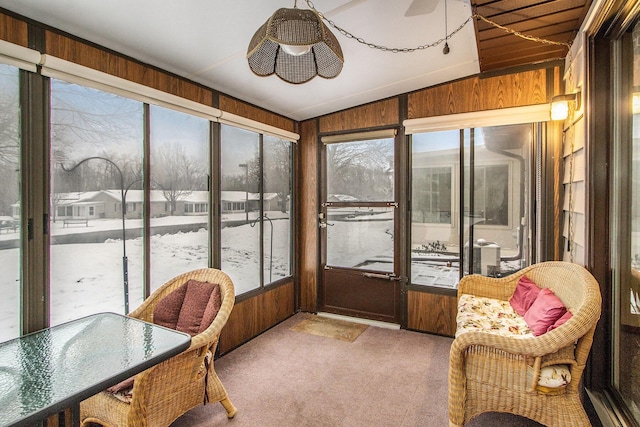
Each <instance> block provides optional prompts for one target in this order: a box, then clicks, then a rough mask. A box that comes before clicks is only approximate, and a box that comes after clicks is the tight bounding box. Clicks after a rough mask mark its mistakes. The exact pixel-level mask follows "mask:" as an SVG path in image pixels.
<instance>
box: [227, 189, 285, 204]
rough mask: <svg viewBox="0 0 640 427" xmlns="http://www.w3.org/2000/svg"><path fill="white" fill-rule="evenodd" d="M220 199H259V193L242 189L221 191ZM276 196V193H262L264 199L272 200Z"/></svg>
mask: <svg viewBox="0 0 640 427" xmlns="http://www.w3.org/2000/svg"><path fill="white" fill-rule="evenodd" d="M220 193H221V194H220V199H221V200H222V201H223V202H244V201H245V200H246V199H249V200H260V193H248V194H247V193H246V192H244V191H221V192H220ZM276 197H278V193H264V200H272V199H274V198H276Z"/></svg>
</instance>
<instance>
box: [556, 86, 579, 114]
mask: <svg viewBox="0 0 640 427" xmlns="http://www.w3.org/2000/svg"><path fill="white" fill-rule="evenodd" d="M581 98H582V93H581V92H576V93H570V94H568V95H557V96H554V97H553V98H551V120H566V119H567V117H569V107H570V105H569V103H570V102H573V103H575V105H574V111H575V110H578V109H580V99H581Z"/></svg>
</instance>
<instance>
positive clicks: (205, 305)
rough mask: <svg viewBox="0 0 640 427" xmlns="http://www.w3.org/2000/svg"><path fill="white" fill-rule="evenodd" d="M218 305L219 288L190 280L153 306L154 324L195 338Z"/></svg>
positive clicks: (220, 299)
mask: <svg viewBox="0 0 640 427" xmlns="http://www.w3.org/2000/svg"><path fill="white" fill-rule="evenodd" d="M221 305H222V297H221V293H220V285H218V284H217V283H216V284H211V283H208V282H199V281H197V280H193V279H191V280H189V281H187V282H186V283H185V284H183V285H181V286H180V287H178V288H177V289H175V290H174V291H173V292H171V293H170V294H169V295H167V296H165V297H164V298H162V300H160V301H159V302H158V303H157V304H156V306H155V307H154V310H153V323H155V324H157V325H161V326H164V327H167V328H171V329H175V330H177V331H180V332H186V333H188V334H189V335H191V336H195V335H197V334H199V333H200V332H202V331H204V330H205V329H207V328H208V327H209V325H210V324H211V322H213V319H214V318H215V317H216V315H217V314H218V311H219V310H220V306H221Z"/></svg>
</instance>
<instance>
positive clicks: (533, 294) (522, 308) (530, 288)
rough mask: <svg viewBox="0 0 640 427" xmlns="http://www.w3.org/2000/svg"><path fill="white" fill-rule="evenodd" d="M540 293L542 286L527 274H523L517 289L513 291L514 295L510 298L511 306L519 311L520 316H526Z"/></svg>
mask: <svg viewBox="0 0 640 427" xmlns="http://www.w3.org/2000/svg"><path fill="white" fill-rule="evenodd" d="M539 293H540V288H539V287H538V286H536V284H535V283H533V282H532V281H531V280H530V279H529V278H528V277H527V276H522V277H521V278H520V280H518V285H517V286H516V290H515V291H514V292H513V295H512V296H511V298H510V299H509V303H510V304H511V307H513V309H514V310H515V311H516V313H518V314H519V315H520V316H524V314H525V313H526V312H527V310H529V308H530V307H531V305H532V304H533V302H534V301H535V300H536V298H537V297H538V294H539Z"/></svg>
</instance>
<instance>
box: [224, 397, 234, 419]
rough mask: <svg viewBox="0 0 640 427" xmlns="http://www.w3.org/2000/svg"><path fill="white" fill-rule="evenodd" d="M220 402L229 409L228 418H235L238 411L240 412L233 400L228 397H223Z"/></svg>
mask: <svg viewBox="0 0 640 427" xmlns="http://www.w3.org/2000/svg"><path fill="white" fill-rule="evenodd" d="M220 403H222V406H224V409H225V410H226V411H227V418H233V417H234V416H235V415H236V412H238V410H237V409H236V407H235V406H233V403H231V400H229V398H228V397H225V398H224V399H222V400H221V401H220Z"/></svg>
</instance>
